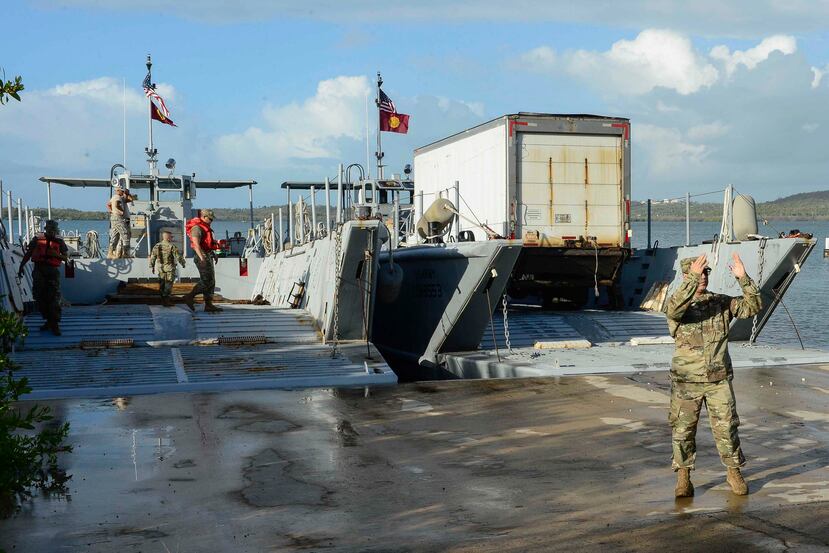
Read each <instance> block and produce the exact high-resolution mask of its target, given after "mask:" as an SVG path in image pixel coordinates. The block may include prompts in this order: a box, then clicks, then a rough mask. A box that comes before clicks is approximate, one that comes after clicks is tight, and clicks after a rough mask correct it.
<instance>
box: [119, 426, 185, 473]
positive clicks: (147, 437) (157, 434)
mask: <svg viewBox="0 0 829 553" xmlns="http://www.w3.org/2000/svg"><path fill="white" fill-rule="evenodd" d="M171 430H172V427H169V426H168V427H166V428H164V429H154V428H150V429H137V428H134V429H132V430H131V431H130V434H129V438H128V440H129V441H128V444H127V447H128V448H129V459H130V461H131V462H132V467H133V477H134V479H135V481H136V482H138V481H140V480H146V479H148V478H151V477H152V476H154V475H155V474H157V473H158V472H159V469H160V467H161V464H162V463H163V462H165V461H167V460H168V459H169V458H170V457H172V456H173V455H174V454H175V452H176V446H175V444H174V442H173V439H172V438H171V437H170V431H171Z"/></svg>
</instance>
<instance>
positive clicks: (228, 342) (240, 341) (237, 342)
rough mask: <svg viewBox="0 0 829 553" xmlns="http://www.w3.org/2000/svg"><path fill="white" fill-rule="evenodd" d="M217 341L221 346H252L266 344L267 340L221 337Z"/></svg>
mask: <svg viewBox="0 0 829 553" xmlns="http://www.w3.org/2000/svg"><path fill="white" fill-rule="evenodd" d="M218 341H219V345H221V346H243V345H248V346H252V345H256V344H266V343H267V342H268V339H267V338H266V337H264V336H222V337H220V338H219V340H218Z"/></svg>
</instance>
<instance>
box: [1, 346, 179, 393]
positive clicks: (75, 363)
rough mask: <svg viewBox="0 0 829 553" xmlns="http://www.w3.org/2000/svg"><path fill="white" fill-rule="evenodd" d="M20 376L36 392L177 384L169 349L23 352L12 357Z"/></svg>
mask: <svg viewBox="0 0 829 553" xmlns="http://www.w3.org/2000/svg"><path fill="white" fill-rule="evenodd" d="M11 357H12V360H13V361H14V362H15V363H17V364H18V365H19V367H20V368H19V370H17V371H16V372H15V374H16V375H17V376H25V377H26V378H28V379H29V385H31V387H32V389H33V390H34V391H35V392H43V391H50V390H51V391H54V390H66V389H70V388H83V389H89V388H92V389H95V388H119V387H136V386H145V385H157V384H175V383H176V382H177V379H176V371H175V367H174V366H173V357H172V355H171V354H170V349H169V348H164V349H155V348H142V349H141V350H140V351H139V350H134V349H98V350H79V349H73V350H64V351H61V352H53V351H21V352H17V353H14V354H12V356H11Z"/></svg>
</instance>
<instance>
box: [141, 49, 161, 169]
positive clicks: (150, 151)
mask: <svg viewBox="0 0 829 553" xmlns="http://www.w3.org/2000/svg"><path fill="white" fill-rule="evenodd" d="M152 70H153V60H152V57H151V56H150V54H147V77H146V78H145V79H144V87H145V88H147V89H150V90H155V85H154V84H153V82H152V80H153V72H152ZM147 128H148V134H149V140H150V144H149V146H147V147H146V148H144V151H145V152H146V153H147V164H148V165H149V166H150V175H152V176H154V177H155V176H158V169H156V154H158V150H156V149H155V148H153V99H152V98H151V97H150V96H149V95H147Z"/></svg>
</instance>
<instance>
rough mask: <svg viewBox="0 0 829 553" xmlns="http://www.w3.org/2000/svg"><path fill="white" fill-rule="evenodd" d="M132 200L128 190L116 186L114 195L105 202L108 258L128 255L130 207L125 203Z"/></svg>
mask: <svg viewBox="0 0 829 553" xmlns="http://www.w3.org/2000/svg"><path fill="white" fill-rule="evenodd" d="M130 201H132V197H131V196H130V194H129V192H128V191H127V190H125V189H123V188H116V189H115V195H113V196H112V198H110V200H109V202H107V208H108V209H109V248H108V251H107V257H108V258H109V259H120V258H123V257H129V250H130V209H129V206H128V205H127V204H128V203H129V202H130Z"/></svg>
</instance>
